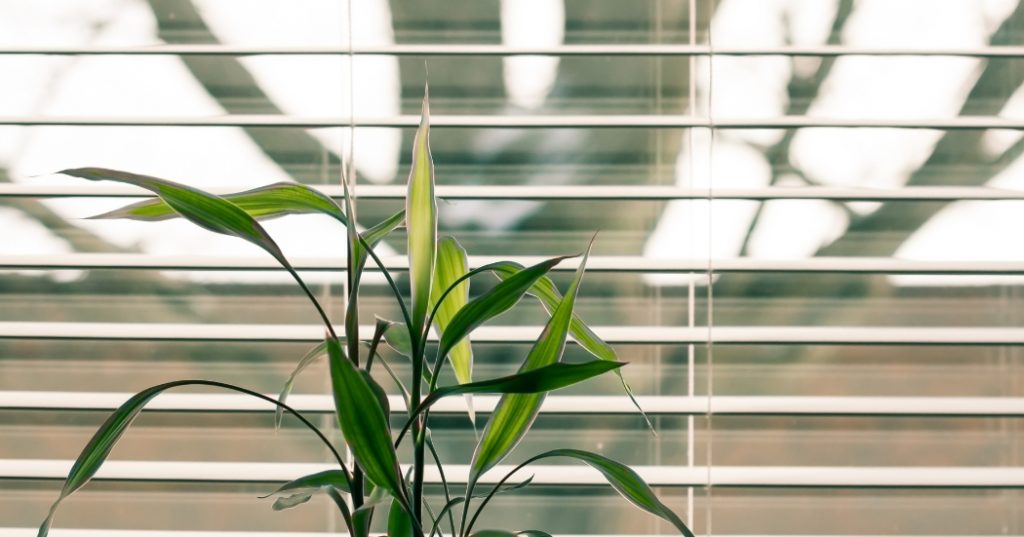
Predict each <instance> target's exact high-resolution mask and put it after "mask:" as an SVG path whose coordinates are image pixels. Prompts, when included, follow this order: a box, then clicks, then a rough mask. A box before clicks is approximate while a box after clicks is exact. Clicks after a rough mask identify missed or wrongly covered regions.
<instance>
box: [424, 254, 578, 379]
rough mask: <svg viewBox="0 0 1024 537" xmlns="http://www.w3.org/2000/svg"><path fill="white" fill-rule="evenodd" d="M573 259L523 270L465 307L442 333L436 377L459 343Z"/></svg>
mask: <svg viewBox="0 0 1024 537" xmlns="http://www.w3.org/2000/svg"><path fill="white" fill-rule="evenodd" d="M569 257H573V256H559V257H553V258H551V259H548V260H546V261H542V262H540V263H537V264H536V265H533V266H532V267H529V268H526V269H523V270H521V271H519V272H517V273H516V274H514V275H513V276H511V277H509V278H508V279H507V280H504V281H502V282H500V283H498V285H495V286H494V287H492V288H491V289H489V290H488V291H487V292H485V293H484V294H482V295H480V296H478V297H476V298H474V299H473V300H471V301H470V302H469V303H468V304H466V305H465V306H463V307H462V309H460V310H459V311H458V313H456V314H455V316H454V317H453V318H452V320H451V321H450V322H449V323H448V328H447V329H446V330H445V331H444V333H443V334H441V341H440V342H439V344H438V349H437V356H438V360H437V362H436V363H435V373H434V376H435V378H436V377H437V372H436V369H437V367H436V366H437V365H439V364H440V359H441V358H443V357H444V356H446V355H447V354H448V352H449V351H450V350H451V349H452V348H453V347H455V345H456V344H457V343H459V342H460V341H462V339H463V338H465V337H466V336H467V335H469V333H470V332H472V331H473V330H475V329H476V328H477V327H479V326H480V325H482V324H484V323H486V322H487V321H489V320H491V319H492V318H494V317H496V316H498V315H500V314H502V313H504V312H506V311H508V310H509V309H511V308H512V306H515V305H516V303H517V302H519V300H520V299H522V298H523V295H524V294H525V293H526V291H527V289H529V288H530V286H532V285H533V284H534V282H536V281H537V279H538V278H540V277H541V276H543V275H545V274H547V273H548V271H550V270H551V269H552V268H553V267H554V266H555V265H557V264H558V263H560V262H561V261H562V260H564V259H568V258H569Z"/></svg>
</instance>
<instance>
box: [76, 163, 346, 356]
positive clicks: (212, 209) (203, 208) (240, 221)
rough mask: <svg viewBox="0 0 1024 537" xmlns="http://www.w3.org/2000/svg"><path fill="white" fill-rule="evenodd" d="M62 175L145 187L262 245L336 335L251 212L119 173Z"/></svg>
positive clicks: (186, 213)
mask: <svg viewBox="0 0 1024 537" xmlns="http://www.w3.org/2000/svg"><path fill="white" fill-rule="evenodd" d="M59 173H62V174H65V175H70V176H72V177H81V178H83V179H89V180H91V181H103V180H109V181H117V182H120V183H125V184H129V185H135V186H138V187H142V188H144V189H146V190H149V191H150V192H153V193H154V194H156V195H158V196H160V198H161V199H162V200H164V202H166V203H167V205H169V206H170V207H171V208H172V209H174V210H175V212H177V213H178V214H180V215H181V216H183V217H184V218H185V219H187V220H189V221H191V222H192V223H194V224H196V225H197V226H199V227H201V228H203V229H207V230H209V231H213V232H214V233H221V234H223V235H229V236H232V237H238V238H240V239H243V240H246V241H248V242H251V243H252V244H255V245H256V246H259V247H260V248H262V249H263V250H264V251H266V252H267V253H269V254H270V255H271V256H273V257H274V259H276V260H277V262H278V263H280V264H281V266H283V267H284V268H285V269H286V270H287V271H288V273H289V274H291V276H292V277H293V278H294V279H295V281H296V283H298V284H299V286H300V287H302V290H303V292H305V293H306V296H307V297H308V298H309V300H310V302H312V303H313V306H314V307H316V310H317V313H319V314H320V318H321V319H323V322H324V325H325V326H326V328H327V330H328V331H329V332H331V335H332V336H333V335H334V327H333V326H332V325H331V322H330V319H329V318H328V317H327V312H325V311H324V309H323V308H322V307H321V306H320V302H319V301H317V299H316V297H315V296H314V295H313V292H312V291H310V290H309V287H307V286H306V282H304V281H302V278H301V277H299V273H298V272H296V271H295V269H294V268H292V265H291V263H289V262H288V259H286V258H285V256H284V253H283V252H282V251H281V248H279V247H278V246H277V243H276V242H274V239H272V238H271V237H270V235H269V234H267V232H266V230H264V229H263V227H262V226H260V224H259V222H257V221H256V219H255V218H253V217H251V216H249V214H248V213H246V212H245V211H243V210H242V209H240V208H239V207H238V206H237V205H235V204H234V203H231V202H230V201H227V200H225V199H224V198H221V197H219V196H215V195H213V194H210V193H207V192H203V191H202V190H199V189H197V188H193V187H190V186H187V185H182V184H179V183H175V182H173V181H168V180H166V179H160V178H158V177H151V176H148V175H139V174H135V173H130V172H125V171H120V170H111V169H107V168H75V169H69V170H63V171H61V172H59ZM332 203H333V202H332Z"/></svg>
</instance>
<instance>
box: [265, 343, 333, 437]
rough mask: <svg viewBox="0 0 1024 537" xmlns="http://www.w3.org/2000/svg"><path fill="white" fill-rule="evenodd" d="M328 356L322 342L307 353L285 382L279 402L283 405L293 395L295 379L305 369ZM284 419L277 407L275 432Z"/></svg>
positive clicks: (278, 397)
mask: <svg viewBox="0 0 1024 537" xmlns="http://www.w3.org/2000/svg"><path fill="white" fill-rule="evenodd" d="M325 354H327V342H326V341H321V342H320V343H319V344H317V345H316V346H315V347H313V348H312V349H309V351H307V352H306V354H305V355H303V356H302V358H301V359H299V363H298V364H297V365H296V366H295V369H294V370H292V374H291V375H288V380H286V381H285V382H284V387H283V388H281V393H280V394H279V395H278V396H277V400H278V401H281V402H282V403H284V402H286V401H287V400H288V396H289V395H291V393H292V388H294V387H295V379H297V378H298V376H299V373H302V371H303V370H304V369H306V368H307V367H309V365H310V364H312V363H313V362H315V361H317V360H319V359H320V357H321V356H323V355H325ZM283 418H284V409H283V408H281V407H277V409H276V410H274V430H275V431H276V430H278V429H280V428H281V420H282V419H283Z"/></svg>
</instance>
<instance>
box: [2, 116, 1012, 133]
mask: <svg viewBox="0 0 1024 537" xmlns="http://www.w3.org/2000/svg"><path fill="white" fill-rule="evenodd" d="M419 121H420V118H419V116H413V115H403V116H392V117H357V118H351V117H341V116H334V117H332V116H289V115H267V114H264V115H258V114H249V115H243V114H238V115H228V116H206V117H203V116H197V117H185V116H135V117H128V116H87V115H81V116H0V125H19V126H82V127H120V126H136V127H138V126H143V127H145V126H155V127H168V126H173V127H290V128H310V129H313V128H328V127H351V126H356V127H383V128H411V127H416V126H417V125H419ZM430 126H431V127H442V128H443V127H455V128H494V129H540V128H546V129H561V128H573V129H590V128H622V129H634V128H635V129H680V128H695V127H703V128H717V129H797V128H812V127H815V128H887V129H936V130H960V129H1011V130H1024V120H1020V119H1010V118H1002V117H995V116H960V117H953V118H921V119H883V118H876V119H871V118H863V119H843V118H818V117H807V116H783V117H775V118H749V119H744V118H728V119H715V120H714V121H712V120H711V119H709V118H705V117H694V116H681V115H612V114H602V115H539V116H538V115H533V116H528V115H522V116H509V115H506V116H494V115H468V114H467V115H444V116H431V117H430Z"/></svg>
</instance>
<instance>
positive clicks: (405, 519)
mask: <svg viewBox="0 0 1024 537" xmlns="http://www.w3.org/2000/svg"><path fill="white" fill-rule="evenodd" d="M412 535H413V532H412V518H410V517H409V513H406V512H405V509H402V506H401V505H399V504H398V502H397V501H392V502H391V509H390V510H389V511H388V537H412Z"/></svg>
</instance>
